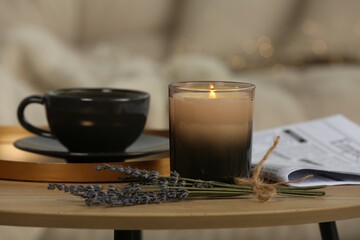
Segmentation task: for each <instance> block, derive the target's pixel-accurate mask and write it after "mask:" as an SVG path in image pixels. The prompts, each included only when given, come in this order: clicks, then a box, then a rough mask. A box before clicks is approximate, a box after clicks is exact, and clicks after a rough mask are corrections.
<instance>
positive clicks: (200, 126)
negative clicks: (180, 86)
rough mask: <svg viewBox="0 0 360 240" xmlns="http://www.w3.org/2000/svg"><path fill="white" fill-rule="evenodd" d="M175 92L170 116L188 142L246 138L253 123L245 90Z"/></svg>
mask: <svg viewBox="0 0 360 240" xmlns="http://www.w3.org/2000/svg"><path fill="white" fill-rule="evenodd" d="M215 94H216V98H211V97H210V95H209V93H208V92H196V93H189V92H184V93H177V94H174V95H173V97H172V98H170V110H171V112H170V118H171V122H172V129H173V130H175V131H176V135H177V136H178V137H181V138H182V139H183V140H186V141H187V142H196V141H203V140H206V141H214V142H217V143H219V144H220V143H222V142H224V144H226V142H229V141H232V142H233V143H235V142H237V141H242V140H246V139H247V138H249V127H251V124H252V122H251V121H252V111H253V109H252V97H251V95H250V94H249V93H246V92H237V93H236V92H220V93H219V92H218V93H215Z"/></svg>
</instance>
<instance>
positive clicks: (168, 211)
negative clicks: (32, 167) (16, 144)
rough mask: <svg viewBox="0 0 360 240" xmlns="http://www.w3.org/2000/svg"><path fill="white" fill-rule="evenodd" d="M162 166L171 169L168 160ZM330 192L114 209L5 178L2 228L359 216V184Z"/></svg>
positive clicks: (0, 190) (224, 224)
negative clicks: (10, 226)
mask: <svg viewBox="0 0 360 240" xmlns="http://www.w3.org/2000/svg"><path fill="white" fill-rule="evenodd" d="M0 133H1V134H0V135H1V136H2V137H1V136H0V140H1V141H2V142H3V143H5V142H8V143H11V141H13V140H14V138H17V137H18V136H19V134H24V133H23V132H22V131H21V130H19V128H4V127H2V128H1V127H0ZM21 136H22V135H21ZM1 154H3V155H4V154H5V153H1ZM1 154H0V155H1ZM5 155H6V154H5ZM34 157H35V158H36V159H37V157H36V156H34ZM162 163H163V164H165V165H167V166H168V160H167V159H163V160H162ZM325 191H326V195H325V196H324V197H318V198H299V197H276V198H274V199H273V200H272V201H271V202H268V203H259V202H258V201H257V200H256V199H254V198H253V197H252V196H246V197H242V198H232V199H216V200H184V201H180V202H169V203H163V204H151V205H139V206H132V207H113V208H109V207H102V206H97V207H87V206H86V205H85V204H84V202H83V200H81V199H79V198H77V197H75V196H72V195H69V194H66V193H64V192H59V191H57V190H56V191H49V190H47V183H46V182H30V181H11V180H0V224H1V225H13V226H33V227H58V228H89V229H125V230H136V229H201V228H233V227H262V226H278V225H291V224H306V223H317V222H328V221H336V220H344V219H351V218H358V217H360V185H357V186H336V187H327V188H325Z"/></svg>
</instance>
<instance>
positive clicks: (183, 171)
mask: <svg viewBox="0 0 360 240" xmlns="http://www.w3.org/2000/svg"><path fill="white" fill-rule="evenodd" d="M254 92H255V85H253V84H250V83H241V82H179V83H172V84H170V85H169V108H170V109H169V110H170V168H171V170H172V171H174V170H176V171H177V172H178V173H179V174H180V176H182V177H187V178H195V179H203V180H216V181H222V182H233V178H234V177H249V175H250V165H251V146H252V126H253V100H254Z"/></svg>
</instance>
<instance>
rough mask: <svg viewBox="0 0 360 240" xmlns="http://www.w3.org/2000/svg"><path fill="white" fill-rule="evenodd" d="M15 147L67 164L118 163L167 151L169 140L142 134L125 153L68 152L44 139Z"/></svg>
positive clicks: (21, 141)
mask: <svg viewBox="0 0 360 240" xmlns="http://www.w3.org/2000/svg"><path fill="white" fill-rule="evenodd" d="M14 145H15V147H17V148H19V149H21V150H24V151H28V152H32V153H38V154H42V155H46V156H50V157H57V158H64V159H66V161H67V162H72V163H86V162H120V161H124V160H125V159H131V158H137V157H144V156H148V155H152V154H158V153H163V152H167V151H169V139H168V138H165V137H159V136H153V135H147V134H142V135H141V136H140V137H139V138H138V139H137V140H136V141H135V142H134V143H133V144H132V145H131V146H130V147H128V148H127V149H126V150H125V152H94V153H86V152H84V153H82V152H69V150H67V149H66V148H65V147H64V146H63V145H62V144H61V143H60V142H59V141H58V140H56V139H52V138H45V137H40V136H36V137H27V138H22V139H19V140H17V141H15V142H14Z"/></svg>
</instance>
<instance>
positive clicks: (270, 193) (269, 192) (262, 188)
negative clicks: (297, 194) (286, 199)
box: [234, 136, 313, 202]
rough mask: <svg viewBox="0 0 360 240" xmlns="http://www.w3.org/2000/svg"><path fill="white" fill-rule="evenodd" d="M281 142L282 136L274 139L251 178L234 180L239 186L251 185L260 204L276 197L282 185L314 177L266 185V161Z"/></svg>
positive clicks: (308, 176)
mask: <svg viewBox="0 0 360 240" xmlns="http://www.w3.org/2000/svg"><path fill="white" fill-rule="evenodd" d="M279 141H280V136H276V138H275V139H274V142H273V144H272V145H271V147H270V148H269V149H268V150H267V152H266V153H265V155H264V156H263V157H262V159H261V161H260V162H259V163H258V164H257V165H256V166H255V168H254V170H253V172H252V176H251V178H234V182H235V184H237V185H249V186H251V187H252V189H253V194H254V195H255V196H256V198H257V199H258V200H259V201H260V202H268V201H270V200H271V199H272V198H273V197H275V196H276V194H277V192H276V186H277V185H281V184H287V183H295V182H302V181H305V180H306V179H308V178H311V177H313V175H311V174H310V175H307V176H305V177H303V178H300V179H297V180H293V181H289V182H277V183H265V182H264V180H263V178H262V176H261V169H262V167H263V165H264V163H265V161H266V160H267V159H268V158H269V156H270V155H271V153H272V152H273V151H274V149H275V148H276V147H277V145H278V144H279Z"/></svg>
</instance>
